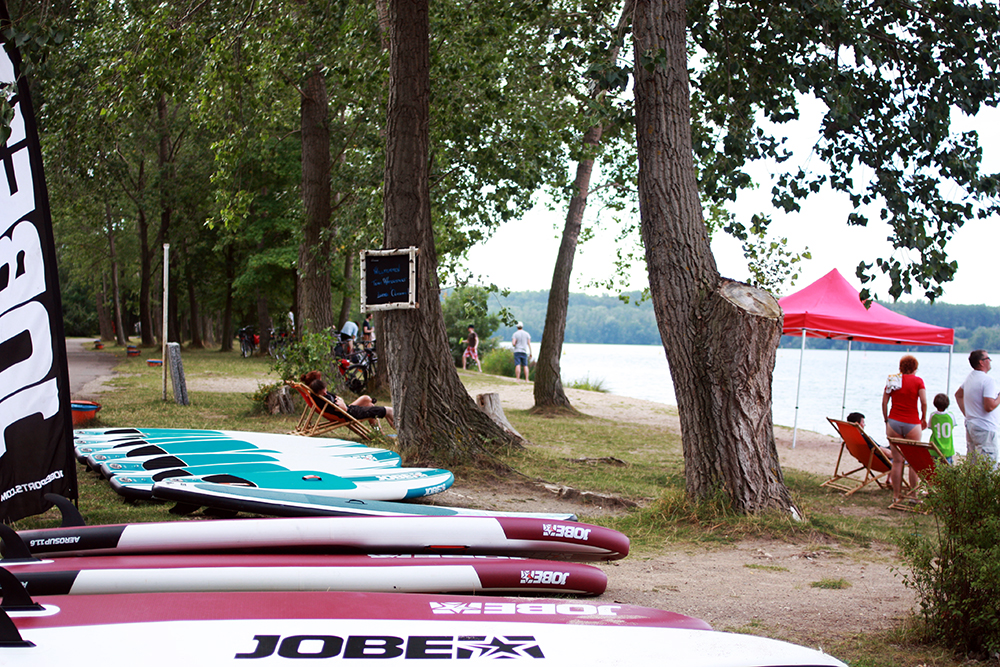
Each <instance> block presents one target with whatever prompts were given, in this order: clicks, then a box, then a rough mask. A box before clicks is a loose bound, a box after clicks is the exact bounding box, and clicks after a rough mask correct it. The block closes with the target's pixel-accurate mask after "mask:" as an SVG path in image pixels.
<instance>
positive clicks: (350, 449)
mask: <svg viewBox="0 0 1000 667" xmlns="http://www.w3.org/2000/svg"><path fill="white" fill-rule="evenodd" d="M232 452H281V453H288V454H296V453H306V452H308V453H314V452H315V453H317V454H327V455H329V456H341V455H343V456H360V455H368V456H371V457H373V458H385V459H389V460H398V459H399V456H398V455H397V454H395V453H394V452H389V450H386V449H381V448H377V447H365V446H363V445H361V446H359V445H357V444H353V445H352V444H340V443H329V444H328V443H325V442H324V441H323V440H320V439H316V440H311V441H310V440H307V441H305V442H297V443H294V444H290V445H289V444H285V445H281V444H276V445H275V446H274V447H261V446H258V445H256V444H254V443H252V442H248V441H246V440H232V439H228V438H215V439H211V440H174V441H169V442H166V441H162V442H157V443H153V444H149V443H146V442H139V443H136V444H130V445H126V446H121V447H112V448H108V449H99V450H96V451H93V452H91V453H89V454H87V456H86V462H87V465H89V466H90V467H95V468H96V467H97V466H99V465H100V464H101V463H107V462H109V461H114V460H117V459H148V458H151V457H156V456H167V455H176V456H180V455H184V454H217V453H232Z"/></svg>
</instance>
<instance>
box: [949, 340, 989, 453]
mask: <svg viewBox="0 0 1000 667" xmlns="http://www.w3.org/2000/svg"><path fill="white" fill-rule="evenodd" d="M969 365H970V366H972V372H971V373H969V375H968V377H966V378H965V382H963V383H962V386H961V387H959V388H958V391H956V392H955V402H956V403H958V409H959V410H961V411H962V414H963V415H964V416H965V442H966V444H967V445H968V448H969V458H970V459H975V458H976V457H979V456H983V457H986V458H988V459H989V460H991V461H992V462H993V464H994V465H996V463H997V432H998V431H1000V412H998V411H997V409H996V408H997V405H1000V384H997V382H996V380H994V379H993V378H991V377H989V376H988V375H987V373H989V372H990V368H992V361H991V360H990V355H989V354H987V352H986V350H973V351H972V352H971V353H970V354H969Z"/></svg>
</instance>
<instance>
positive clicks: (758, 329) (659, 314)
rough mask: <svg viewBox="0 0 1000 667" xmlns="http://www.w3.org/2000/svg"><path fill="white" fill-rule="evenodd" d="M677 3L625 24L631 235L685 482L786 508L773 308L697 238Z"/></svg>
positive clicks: (670, 0) (750, 506)
mask: <svg viewBox="0 0 1000 667" xmlns="http://www.w3.org/2000/svg"><path fill="white" fill-rule="evenodd" d="M685 12H686V8H685V2H684V0H637V1H636V9H635V16H634V36H635V72H636V86H635V108H636V136H637V141H638V148H639V184H638V185H639V207H640V215H641V220H642V238H643V243H644V245H645V248H646V263H647V265H648V269H649V287H650V291H651V293H652V296H653V308H654V312H655V313H656V321H657V324H658V326H659V330H660V335H661V337H662V338H663V341H664V346H665V348H666V352H667V359H668V361H669V364H670V372H671V377H672V378H673V383H674V393H675V395H676V397H677V407H678V413H679V416H680V422H681V434H682V439H683V449H684V463H685V466H684V471H685V480H686V484H687V491H688V494H689V495H690V496H691V497H693V498H696V499H703V498H706V497H709V496H711V495H712V494H713V493H714V492H716V491H717V490H719V489H721V490H722V491H723V492H725V493H726V495H727V496H728V497H729V498H730V500H731V502H732V506H733V508H734V509H735V510H736V511H739V512H757V511H762V510H767V509H781V510H789V511H792V512H793V513H795V508H794V507H793V506H792V501H791V497H790V494H789V492H788V489H787V487H786V486H785V483H784V479H783V478H782V474H781V468H780V466H779V464H778V453H777V449H776V447H775V444H774V429H773V425H772V422H771V372H772V370H773V368H774V360H775V351H776V349H777V344H778V339H779V337H780V335H781V322H782V317H781V309H780V308H779V306H778V304H777V301H776V300H775V299H774V297H772V296H771V295H770V294H769V293H767V292H765V291H763V290H759V289H756V288H753V287H749V286H747V285H743V284H740V283H735V282H732V281H728V280H725V279H723V278H721V276H720V275H719V272H718V269H717V268H716V264H715V258H714V257H713V256H712V252H711V248H710V247H709V241H708V235H707V232H706V229H705V224H704V221H703V218H702V209H701V202H700V200H699V197H698V186H697V181H696V178H695V170H694V159H693V155H692V150H691V109H690V99H689V88H688V86H689V84H688V74H687V52H686V42H685V36H686V34H685V33H686V26H685V15H686V13H685ZM647 68H649V69H647ZM650 70H651V71H650Z"/></svg>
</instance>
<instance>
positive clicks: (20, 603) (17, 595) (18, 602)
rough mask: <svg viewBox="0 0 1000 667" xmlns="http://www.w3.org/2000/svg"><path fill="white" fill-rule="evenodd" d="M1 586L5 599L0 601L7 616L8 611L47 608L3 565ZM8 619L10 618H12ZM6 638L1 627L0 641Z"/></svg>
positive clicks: (0, 574)
mask: <svg viewBox="0 0 1000 667" xmlns="http://www.w3.org/2000/svg"><path fill="white" fill-rule="evenodd" d="M0 588H2V589H3V600H2V601H0V608H2V609H3V611H4V612H5V613H4V616H5V617H6V616H7V614H6V612H8V611H42V610H43V609H45V607H43V606H42V605H40V604H38V603H37V602H35V601H34V600H32V599H31V596H30V595H28V591H27V589H25V587H24V584H22V583H21V581H20V580H19V579H18V578H17V577H15V576H14V575H13V574H11V572H10V570H8V569H6V568H2V567H0ZM7 620H10V618H8V619H7ZM12 625H13V624H12ZM4 639H5V637H4V632H3V629H2V628H0V643H2V642H3V640H4ZM18 639H20V636H18Z"/></svg>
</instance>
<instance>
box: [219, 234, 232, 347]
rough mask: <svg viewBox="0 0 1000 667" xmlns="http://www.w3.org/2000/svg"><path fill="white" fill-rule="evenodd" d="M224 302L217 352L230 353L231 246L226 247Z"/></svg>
mask: <svg viewBox="0 0 1000 667" xmlns="http://www.w3.org/2000/svg"><path fill="white" fill-rule="evenodd" d="M225 256H226V264H225V267H226V301H225V305H224V306H223V309H222V325H221V326H220V329H221V331H220V336H219V337H220V338H221V339H222V340H221V344H220V346H219V352H232V350H233V338H234V337H235V333H236V332H235V331H233V282H234V281H235V280H236V251H235V250H234V249H233V246H232V244H230V245H228V246H226V251H225Z"/></svg>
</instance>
